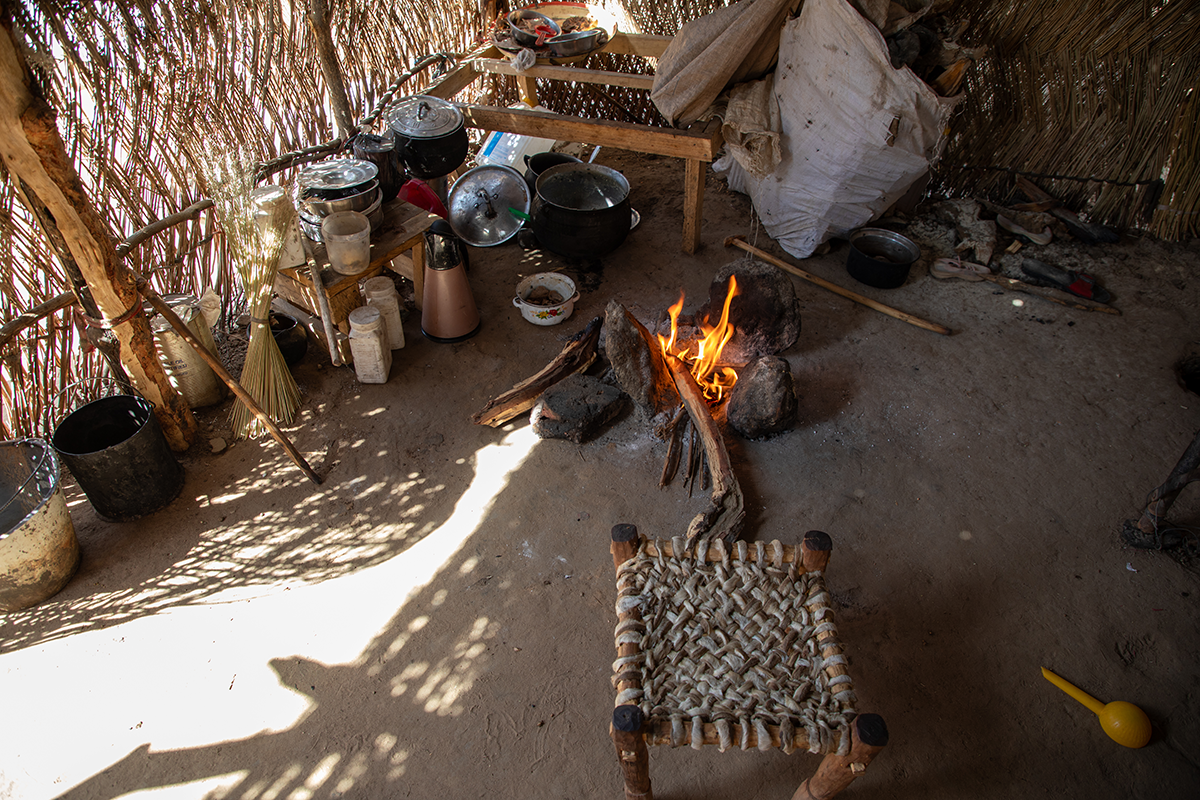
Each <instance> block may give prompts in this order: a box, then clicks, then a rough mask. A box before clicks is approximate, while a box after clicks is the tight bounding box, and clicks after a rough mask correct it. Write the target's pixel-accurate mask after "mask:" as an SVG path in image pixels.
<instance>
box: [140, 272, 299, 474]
mask: <svg viewBox="0 0 1200 800" xmlns="http://www.w3.org/2000/svg"><path fill="white" fill-rule="evenodd" d="M126 269H128V267H126ZM129 271H130V273H132V274H133V276H134V280H135V281H136V283H137V288H138V291H139V292H141V293H142V296H143V297H145V298H146V300H147V301H148V302H149V303H150V305H152V306H154V310H155V311H157V312H158V313H160V314H162V315H163V317H165V318H166V320H167V322H169V323H170V324H171V327H172V328H174V329H175V331H176V332H177V333H178V334H179V335H180V336H182V337H183V338H184V340H185V341H187V343H188V344H190V345H191V346H192V349H193V350H195V351H196V352H197V353H199V354H200V357H201V358H203V359H204V361H205V363H206V364H208V365H209V366H210V367H212V371H213V372H215V373H216V374H217V377H218V378H220V379H221V380H223V381H224V382H225V385H226V386H228V387H229V389H230V391H232V392H233V393H234V395H235V396H236V397H237V399H238V400H241V401H242V402H243V403H245V404H246V408H248V409H250V413H252V414H254V416H255V417H257V418H258V421H259V422H261V423H262V424H263V426H264V427H266V429H267V430H268V431H269V432H270V434H271V435H272V436H274V437H275V441H277V442H279V444H280V446H282V447H283V449H284V450H285V451H287V454H288V456H290V457H291V459H292V461H293V462H295V464H296V466H297V467H299V468H300V471H301V472H303V473H304V474H305V475H306V476H307V477H308V479H309V480H310V481H312V482H313V483H315V484H316V485H317V486H320V485H321V483H322V481H321V478H320V476H318V475H317V473H315V472H313V469H312V467H310V466H309V465H308V462H307V461H306V460H305V459H304V456H302V455H300V451H299V450H297V449H296V447H295V446H294V445H293V444H292V442H291V440H290V439H288V438H287V436H285V435H284V433H283V431H281V430H280V429H279V426H278V425H276V424H275V421H274V420H273V419H271V417H270V416H268V415H267V413H266V412H265V411H263V409H262V406H260V405H259V404H258V402H257V401H256V400H255V399H254V398H253V397H251V396H250V393H249V392H247V391H246V390H245V389H243V388H242V386H241V384H239V383H238V382H237V381H236V380H234V379H233V376H232V375H230V374H229V372H228V371H226V369H225V367H224V366H223V365H222V364H221V361H220V359H218V358H217V357H216V356H215V355H213V354H212V353H211V352H209V349H208V348H207V347H205V346H204V345H203V343H201V341H200V340H199V339H198V338H196V334H194V333H192V331H191V329H190V328H188V326H187V325H185V324H184V322H183V320H181V319H180V318H179V316H178V315H177V314H176V313H175V312H174V311H173V310H172V309H171V307H170V306H169V305H167V303H166V301H165V300H163V299H162V297H160V296H159V294H158V292H156V291H154V287H152V286H151V285H150V282H149V281H147V280H146V279H145V277H143V276H141V275H138V274H137V273H135V272H133V270H129Z"/></svg>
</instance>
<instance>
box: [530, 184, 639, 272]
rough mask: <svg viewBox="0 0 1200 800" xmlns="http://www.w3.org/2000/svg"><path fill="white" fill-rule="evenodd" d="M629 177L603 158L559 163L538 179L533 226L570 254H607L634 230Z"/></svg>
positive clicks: (551, 245) (543, 239) (553, 247)
mask: <svg viewBox="0 0 1200 800" xmlns="http://www.w3.org/2000/svg"><path fill="white" fill-rule="evenodd" d="M631 221H632V215H631V213H630V209H629V181H627V180H625V176H624V175H622V174H621V173H620V172H617V171H616V170H615V169H612V168H610V167H604V166H601V165H600V164H584V163H577V164H559V165H558V166H556V167H550V168H549V169H547V170H546V171H544V172H543V173H542V174H541V175H540V176H538V179H537V198H536V199H535V200H534V202H533V232H534V233H535V234H537V238H538V243H539V244H540V245H541V246H542V247H544V248H546V249H547V250H550V251H551V252H554V253H558V254H559V255H561V256H566V257H567V258H586V257H593V258H595V257H598V256H603V255H607V254H608V253H611V252H612V251H613V250H616V249H617V248H618V247H620V246H621V243H622V242H624V241H625V237H626V236H628V235H629V226H630V223H631Z"/></svg>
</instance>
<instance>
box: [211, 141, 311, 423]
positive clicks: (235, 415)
mask: <svg viewBox="0 0 1200 800" xmlns="http://www.w3.org/2000/svg"><path fill="white" fill-rule="evenodd" d="M205 172H206V173H207V174H206V177H207V179H208V184H209V186H208V189H209V194H210V196H211V197H212V199H213V203H214V204H215V206H216V208H217V211H218V212H219V213H220V216H221V221H222V227H223V229H224V232H225V238H226V241H227V244H228V248H229V253H230V255H231V256H232V257H233V260H234V266H235V267H236V268H237V271H238V274H239V275H240V276H241V279H242V288H243V290H244V291H245V293H246V305H247V310H248V312H249V314H250V344H249V346H248V347H247V349H246V362H245V366H243V368H242V376H241V379H240V382H241V384H242V388H244V389H245V390H246V391H247V392H248V393H249V394H250V396H251V397H253V398H254V399H255V400H256V401H258V403H259V405H261V406H262V408H263V410H264V411H266V413H267V414H268V415H269V416H270V417H271V419H272V420H274V421H275V422H277V423H281V424H288V423H290V422H291V421H292V419H293V418H294V416H295V414H296V408H297V407H298V406H299V405H300V390H299V389H298V388H297V387H296V381H295V379H293V378H292V373H291V371H290V370H288V367H287V363H286V362H284V360H283V354H282V353H280V352H279V345H278V344H276V342H275V338H274V337H273V336H272V335H271V325H270V317H269V315H270V312H271V293H272V287H273V286H274V283H275V272H276V269H277V268H278V265H279V256H280V253H281V252H282V251H283V245H284V237H285V236H286V234H287V230H288V228H289V227H290V226H291V224H292V219H293V217H294V216H295V214H296V209H295V208H294V207H293V206H292V204H291V202H290V200H289V199H288V198H287V197H286V196H284V197H283V198H282V200H281V201H280V202H273V203H272V202H265V203H262V204H261V205H259V204H256V203H255V202H254V196H253V192H254V185H253V180H252V178H251V176H252V175H253V162H252V160H251V159H250V158H248V157H246V155H245V154H243V153H239V152H237V151H231V152H230V153H226V154H223V155H218V156H212V157H211V158H210V159H209V160H208V164H207V165H206V168H205ZM230 421H231V423H232V424H233V432H234V435H235V436H238V437H239V438H254V437H256V436H260V435H262V434H263V433H266V428H265V427H264V426H263V425H262V423H261V422H259V421H258V419H257V418H256V417H255V416H254V415H253V414H252V413H251V412H250V409H248V408H246V405H245V404H244V403H242V402H241V401H240V400H239V401H237V402H236V403H235V404H234V406H233V410H232V412H230Z"/></svg>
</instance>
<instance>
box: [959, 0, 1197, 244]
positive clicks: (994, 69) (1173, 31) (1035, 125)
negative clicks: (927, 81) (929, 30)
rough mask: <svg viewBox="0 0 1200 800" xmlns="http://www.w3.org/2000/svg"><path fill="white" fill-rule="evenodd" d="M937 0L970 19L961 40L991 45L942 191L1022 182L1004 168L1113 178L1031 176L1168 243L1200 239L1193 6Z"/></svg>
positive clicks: (992, 189)
mask: <svg viewBox="0 0 1200 800" xmlns="http://www.w3.org/2000/svg"><path fill="white" fill-rule="evenodd" d="M938 5H939V6H948V7H949V8H948V10H947V12H946V13H948V14H951V15H955V16H961V17H962V18H963V19H964V21H965V22H966V23H967V25H966V32H965V34H964V36H963V43H964V44H970V45H988V46H989V47H990V51H989V53H988V54H987V56H986V57H985V58H984V59H983V60H982V61H981V62H980V63H979V64H977V65H976V66H975V68H974V69H972V70H971V71H970V73H969V74H968V78H967V86H966V92H967V99H966V101H965V102H964V103H963V104H962V106H961V107H960V108H961V114H960V116H959V117H958V118H957V119H955V120H954V122H953V124H952V128H951V130H952V138H951V141H950V143H949V146H948V148H947V151H946V154H945V156H944V157H943V160H942V162H941V164H940V165H939V168H938V175H937V178H938V179H939V180H940V182H941V184H942V187H943V188H945V189H949V190H951V191H954V192H958V193H964V194H975V195H979V194H985V195H989V196H991V197H992V198H993V199H996V200H1001V199H1003V198H1004V197H1005V195H1007V194H1008V192H1009V190H1010V189H1011V186H1012V181H1011V178H1010V176H1009V175H1007V174H1005V173H1004V172H1003V171H1002V169H1006V168H1011V169H1014V170H1019V171H1023V172H1029V173H1040V174H1043V175H1060V176H1072V177H1075V178H1106V179H1110V181H1111V182H1101V181H1084V180H1065V179H1049V178H1035V179H1034V180H1035V182H1037V183H1039V184H1040V185H1041V186H1042V188H1044V189H1046V190H1047V191H1049V192H1051V193H1052V194H1054V195H1055V196H1057V197H1059V198H1060V199H1062V200H1063V201H1064V202H1066V203H1067V205H1068V206H1071V207H1072V208H1074V209H1076V210H1083V211H1086V212H1087V213H1088V214H1089V215H1090V217H1091V218H1092V219H1093V220H1094V221H1100V222H1106V223H1109V224H1112V225H1115V226H1117V227H1119V228H1143V229H1145V230H1147V231H1149V232H1150V233H1151V234H1153V235H1155V236H1158V237H1161V238H1164V239H1171V240H1178V239H1184V238H1188V237H1194V236H1197V235H1200V159H1198V158H1197V155H1200V153H1197V147H1198V145H1197V139H1198V136H1197V134H1198V132H1200V102H1197V98H1196V91H1197V89H1198V88H1200V47H1197V46H1196V41H1197V39H1198V38H1200V9H1198V8H1197V6H1196V4H1195V3H1187V2H1171V1H1170V0H1146V2H1128V0H1059V2H1054V3H1048V2H1028V0H1024V1H1023V2H1021V1H1019V0H965V2H962V3H958V4H951V3H939V4H938ZM964 165H967V166H972V167H984V168H985V169H965V168H963V166H964ZM997 168H998V169H997ZM1164 170H1165V171H1166V177H1165V185H1163V186H1161V187H1160V186H1159V185H1156V184H1155V181H1158V180H1159V179H1160V178H1163V176H1164Z"/></svg>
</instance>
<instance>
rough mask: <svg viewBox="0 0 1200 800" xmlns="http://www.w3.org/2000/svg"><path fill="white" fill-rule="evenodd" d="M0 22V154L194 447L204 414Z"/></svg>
mask: <svg viewBox="0 0 1200 800" xmlns="http://www.w3.org/2000/svg"><path fill="white" fill-rule="evenodd" d="M3 22H4V24H3V25H2V26H0V28H2V30H0V141H3V142H4V143H5V146H4V147H3V148H0V157H2V158H3V160H4V166H5V167H6V168H7V169H8V171H9V172H10V173H11V174H13V175H15V176H16V177H17V178H19V179H20V180H21V181H23V182H24V183H25V184H26V185H27V186H29V187H30V188H31V189H32V191H33V192H35V193H36V194H37V196H38V198H39V200H40V201H41V202H42V203H44V204H45V207H46V209H47V210H48V212H49V216H50V217H51V218H52V219H53V221H54V226H55V227H56V228H57V230H58V234H60V235H61V237H62V241H63V242H64V243H65V246H66V248H67V250H68V251H69V252H70V255H71V258H72V259H73V260H74V263H75V264H77V265H78V267H79V270H80V273H81V274H82V276H83V278H84V279H85V280H86V282H87V285H88V289H89V290H90V291H91V293H92V297H93V299H94V300H95V302H96V307H97V309H98V310H99V312H100V314H101V315H102V316H103V317H104V318H105V319H107V320H109V321H110V322H109V324H110V325H111V328H112V330H113V333H114V334H115V335H116V338H117V341H118V343H119V347H120V354H121V364H122V366H123V368H124V369H125V372H126V373H127V374H128V375H129V376H130V378H131V379H132V381H133V383H134V385H135V386H136V387H137V389H138V391H139V392H140V393H141V394H142V396H143V397H145V398H146V399H147V400H149V401H150V402H151V403H153V404H154V413H155V416H156V417H157V418H158V421H159V424H160V425H161V426H162V429H163V434H164V435H165V436H166V439H167V442H168V443H169V444H170V446H171V448H172V449H174V450H186V449H187V448H188V446H189V445H190V444H191V443H192V441H194V440H195V438H196V436H197V434H198V427H197V425H196V418H195V417H194V416H193V415H192V410H191V408H189V407H188V404H187V402H186V401H185V400H184V399H183V396H182V395H180V394H179V392H178V391H177V390H176V389H175V387H174V386H173V385H171V382H170V379H169V378H168V377H167V375H166V372H165V371H164V370H163V367H162V363H161V362H160V361H159V357H158V351H157V349H156V348H155V346H154V336H153V334H152V332H151V330H150V322H149V320H148V319H146V315H145V314H143V313H142V309H141V297H140V296H139V294H138V290H137V287H136V286H135V285H134V283H133V279H132V277H131V276H130V275H128V274H126V273H125V272H124V271H122V270H120V269H119V267H120V266H121V265H120V259H119V258H118V257H117V254H116V250H115V248H114V247H113V244H112V241H111V239H110V238H109V232H108V226H107V225H106V224H105V222H104V219H103V218H102V217H101V216H100V212H99V211H98V210H97V209H96V207H95V205H94V204H93V203H92V201H91V199H90V198H89V197H88V196H87V193H86V192H85V190H84V187H83V182H82V181H81V180H80V178H79V173H78V172H77V171H76V169H75V166H74V164H73V163H71V160H70V158H69V157H68V155H67V151H66V147H65V146H64V144H63V141H62V137H61V136H60V135H59V132H58V125H57V120H56V119H55V114H54V110H53V109H52V108H51V107H50V105H49V104H48V103H47V102H46V101H45V99H44V98H43V97H42V96H41V94H40V90H39V88H38V84H37V80H36V78H35V77H34V75H33V73H32V72H31V71H30V70H29V67H28V65H27V64H26V63H25V60H24V58H23V56H22V55H21V52H20V50H19V48H18V47H17V44H16V42H15V40H14V35H13V31H12V28H11V24H12V23H11V21H10V20H4V21H3Z"/></svg>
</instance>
